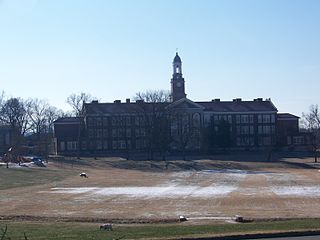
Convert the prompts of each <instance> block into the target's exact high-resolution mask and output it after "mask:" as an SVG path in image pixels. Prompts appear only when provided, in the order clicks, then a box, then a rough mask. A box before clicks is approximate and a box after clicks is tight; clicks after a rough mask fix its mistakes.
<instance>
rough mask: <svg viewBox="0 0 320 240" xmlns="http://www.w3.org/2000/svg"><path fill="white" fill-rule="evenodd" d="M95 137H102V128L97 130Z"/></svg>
mask: <svg viewBox="0 0 320 240" xmlns="http://www.w3.org/2000/svg"><path fill="white" fill-rule="evenodd" d="M97 138H102V129H98V130H97Z"/></svg>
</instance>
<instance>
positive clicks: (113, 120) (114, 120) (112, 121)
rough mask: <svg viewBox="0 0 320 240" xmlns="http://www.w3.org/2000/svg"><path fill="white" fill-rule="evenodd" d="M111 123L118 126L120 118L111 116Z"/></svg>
mask: <svg viewBox="0 0 320 240" xmlns="http://www.w3.org/2000/svg"><path fill="white" fill-rule="evenodd" d="M111 124H112V126H116V125H117V124H118V119H117V117H112V118H111Z"/></svg>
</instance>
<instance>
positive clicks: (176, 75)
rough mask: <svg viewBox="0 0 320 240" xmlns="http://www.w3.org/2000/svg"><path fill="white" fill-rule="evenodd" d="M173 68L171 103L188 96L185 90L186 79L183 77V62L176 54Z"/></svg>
mask: <svg viewBox="0 0 320 240" xmlns="http://www.w3.org/2000/svg"><path fill="white" fill-rule="evenodd" d="M172 66H173V74H172V79H171V101H172V102H175V101H177V100H179V99H181V98H185V97H186V96H187V95H186V93H185V89H184V78H183V77H182V62H181V59H180V57H179V55H178V53H176V56H175V57H174V59H173V63H172Z"/></svg>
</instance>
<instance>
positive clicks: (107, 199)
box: [0, 155, 320, 240]
mask: <svg viewBox="0 0 320 240" xmlns="http://www.w3.org/2000/svg"><path fill="white" fill-rule="evenodd" d="M229 157H230V159H232V161H231V160H228V159H222V160H219V159H214V160H212V159H196V160H187V161H182V160H170V161H169V162H168V163H169V164H168V168H166V167H165V166H166V163H165V162H163V161H133V160H124V159H120V158H98V159H81V160H76V159H72V160H70V159H69V160H66V161H61V162H60V161H49V164H48V165H47V167H46V168H25V167H20V168H19V167H16V168H14V167H10V168H9V169H7V168H5V167H0V191H1V192H0V219H2V220H1V221H0V228H2V229H3V228H4V227H5V225H7V226H8V236H10V237H11V239H24V237H23V233H24V232H25V233H26V234H27V236H28V237H29V239H30V240H33V239H118V238H120V237H122V236H125V238H124V239H140V238H152V237H153V238H163V239H168V238H178V237H182V236H183V237H197V236H211V235H219V234H237V233H256V232H270V231H271V232H272V231H292V230H315V229H317V230H318V229H320V221H319V220H317V219H315V218H318V217H319V216H320V208H319V207H318V206H319V204H320V198H319V197H320V184H319V182H320V173H319V171H318V169H315V168H311V167H308V166H309V165H306V164H309V163H311V162H312V161H313V159H311V158H310V159H308V158H306V159H305V158H290V159H284V160H277V161H272V162H267V161H265V160H261V159H263V156H259V155H250V156H249V157H248V159H247V158H246V156H241V157H240V158H239V159H241V160H239V161H236V156H229ZM224 158H226V157H225V156H224ZM246 160H247V161H246ZM83 171H84V172H86V173H87V174H88V175H89V178H81V177H79V173H81V172H83ZM236 214H240V215H242V216H244V217H245V218H247V219H248V218H249V219H255V221H254V222H252V223H245V224H235V223H225V222H223V221H227V220H228V219H231V218H232V217H234V216H235V215H236ZM179 215H185V216H187V218H188V220H189V221H187V222H186V223H175V224H174V223H173V222H174V221H175V219H178V217H179ZM278 218H285V219H290V218H292V219H297V218H303V219H305V220H290V221H267V222H261V221H260V220H259V219H278ZM308 218H313V219H308ZM217 219H218V220H217ZM62 221H63V222H62ZM103 222H112V223H113V224H115V225H114V226H115V227H114V231H113V232H108V231H100V230H99V223H103ZM142 222H143V223H144V224H136V223H142ZM160 222H161V223H162V224H159V223H160ZM164 222H167V223H164ZM150 223H153V224H150ZM0 233H1V232H0Z"/></svg>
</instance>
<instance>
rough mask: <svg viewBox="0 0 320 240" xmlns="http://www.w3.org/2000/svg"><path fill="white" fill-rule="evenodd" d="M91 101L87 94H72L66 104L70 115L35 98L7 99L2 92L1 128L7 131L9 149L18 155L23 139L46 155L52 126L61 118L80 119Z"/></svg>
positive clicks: (0, 99)
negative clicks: (84, 108) (69, 108)
mask: <svg viewBox="0 0 320 240" xmlns="http://www.w3.org/2000/svg"><path fill="white" fill-rule="evenodd" d="M91 99H93V98H92V97H91V95H90V94H87V93H79V94H71V95H70V96H69V97H68V98H67V99H66V102H67V103H68V104H69V105H70V106H71V108H72V111H63V110H61V109H58V108H57V107H55V106H52V105H50V104H49V102H48V101H46V100H44V99H38V98H28V99H23V98H21V97H8V96H7V95H6V94H5V92H4V91H2V92H1V94H0V126H6V127H9V129H10V132H11V149H12V152H13V155H15V154H16V155H17V154H18V152H19V153H20V152H21V151H22V149H21V148H22V147H23V146H25V145H26V144H27V143H26V139H28V138H31V139H32V142H33V143H35V148H37V149H36V150H35V151H36V152H37V153H38V154H40V155H44V156H45V155H47V154H48V152H49V149H48V145H49V143H50V141H51V140H52V137H53V123H54V121H55V120H57V119H58V118H60V117H72V116H79V114H80V112H81V109H82V104H83V102H86V101H90V100H91Z"/></svg>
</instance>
